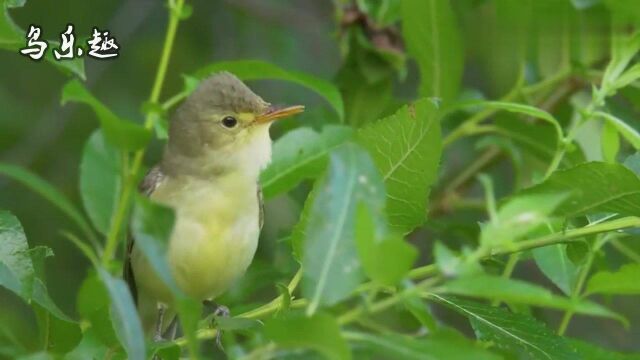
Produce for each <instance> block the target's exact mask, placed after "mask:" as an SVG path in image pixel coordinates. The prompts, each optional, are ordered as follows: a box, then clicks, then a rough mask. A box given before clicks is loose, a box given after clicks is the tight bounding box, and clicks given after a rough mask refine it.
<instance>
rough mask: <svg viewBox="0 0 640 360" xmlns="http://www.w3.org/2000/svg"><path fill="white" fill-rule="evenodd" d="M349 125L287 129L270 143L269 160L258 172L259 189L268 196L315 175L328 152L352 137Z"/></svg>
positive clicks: (288, 188) (270, 196)
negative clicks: (316, 128) (271, 144)
mask: <svg viewBox="0 0 640 360" xmlns="http://www.w3.org/2000/svg"><path fill="white" fill-rule="evenodd" d="M351 133H352V132H351V129H350V128H348V127H344V126H326V127H324V128H323V129H322V132H320V133H317V132H315V131H314V130H312V129H310V128H299V129H295V130H292V131H289V132H288V133H286V134H285V135H284V136H282V137H281V138H280V139H278V140H277V141H276V142H275V143H274V144H273V156H272V158H271V163H270V164H269V166H268V167H267V168H266V169H265V170H264V171H263V172H262V174H261V175H260V183H261V184H262V192H263V194H264V196H265V198H267V199H269V198H272V197H274V196H275V195H278V194H281V193H284V192H287V191H289V190H291V189H292V188H294V187H295V186H296V185H298V184H299V183H300V182H301V181H302V180H304V179H314V178H317V177H318V176H320V175H321V174H322V172H323V171H324V169H325V168H326V166H327V160H328V158H329V156H328V154H329V152H330V151H331V150H332V149H334V148H335V147H337V146H338V145H340V144H343V143H344V142H345V141H346V140H347V139H349V138H350V137H351Z"/></svg>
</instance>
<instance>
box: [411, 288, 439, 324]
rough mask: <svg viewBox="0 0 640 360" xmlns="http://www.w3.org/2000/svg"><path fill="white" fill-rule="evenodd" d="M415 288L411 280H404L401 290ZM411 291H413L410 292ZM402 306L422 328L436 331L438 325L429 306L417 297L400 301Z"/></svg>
mask: <svg viewBox="0 0 640 360" xmlns="http://www.w3.org/2000/svg"><path fill="white" fill-rule="evenodd" d="M412 288H415V284H414V283H413V282H412V281H411V280H405V281H404V282H403V284H402V289H403V290H405V291H406V290H409V289H412ZM411 291H413V290H411ZM402 304H403V305H404V306H405V307H406V308H407V310H409V312H410V313H411V315H413V317H414V318H416V319H417V320H418V322H420V324H421V325H422V326H424V327H425V328H426V329H428V330H429V331H431V332H434V331H436V330H437V329H438V324H437V323H436V320H435V318H434V316H433V315H432V313H431V310H430V309H429V306H428V305H427V304H426V303H425V301H424V300H423V299H422V298H420V297H419V296H417V295H415V294H413V295H412V296H408V297H406V298H404V299H403V300H402Z"/></svg>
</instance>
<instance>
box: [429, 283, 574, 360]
mask: <svg viewBox="0 0 640 360" xmlns="http://www.w3.org/2000/svg"><path fill="white" fill-rule="evenodd" d="M434 299H435V300H436V301H438V302H440V303H442V304H444V305H446V306H448V307H450V308H451V309H453V310H454V311H456V312H458V313H460V314H461V315H464V316H466V317H467V318H468V319H469V321H470V322H471V325H472V326H473V330H474V331H475V334H476V337H477V338H478V340H481V341H485V342H491V343H492V344H493V346H495V347H497V348H500V349H505V350H508V351H515V352H519V353H522V354H526V355H528V356H529V357H530V358H533V359H547V360H555V359H566V360H573V359H575V360H578V359H580V357H579V356H578V354H577V353H575V351H574V350H573V349H572V348H571V346H570V344H569V343H568V342H567V341H566V340H565V339H564V338H562V337H561V336H558V335H556V334H555V333H554V332H553V331H552V330H550V329H548V328H547V327H546V326H545V325H544V324H542V323H540V322H539V321H538V320H536V319H535V318H533V317H531V316H529V315H525V314H514V313H510V312H508V311H507V310H505V309H503V308H498V307H492V306H489V305H484V304H481V303H477V302H472V301H467V300H462V299H456V298H448V297H447V298H445V297H441V296H438V295H434Z"/></svg>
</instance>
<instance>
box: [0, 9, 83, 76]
mask: <svg viewBox="0 0 640 360" xmlns="http://www.w3.org/2000/svg"><path fill="white" fill-rule="evenodd" d="M25 2H26V0H5V1H3V2H0V49H6V50H9V51H11V52H14V53H16V55H19V54H17V53H18V50H20V49H21V48H24V47H25V46H26V45H27V33H28V29H27V30H23V29H21V28H20V27H19V26H18V25H16V24H15V22H14V21H13V20H12V19H11V16H9V11H8V10H9V9H10V8H16V7H22V6H24V4H25ZM40 39H41V40H44V36H42V35H41V37H40ZM59 47H60V43H59V42H57V41H48V48H47V49H46V50H45V53H44V59H45V60H46V61H47V62H48V63H50V64H52V65H53V66H55V67H56V68H57V69H59V70H62V72H64V73H72V74H74V75H76V76H78V77H79V78H81V79H82V80H85V79H86V76H85V73H84V59H82V58H77V57H76V58H74V59H68V60H62V61H61V60H56V59H55V58H54V57H53V50H52V49H55V48H59ZM24 59H25V60H27V61H32V60H31V58H28V57H24Z"/></svg>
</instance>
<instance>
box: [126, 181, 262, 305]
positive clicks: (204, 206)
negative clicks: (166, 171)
mask: <svg viewBox="0 0 640 360" xmlns="http://www.w3.org/2000/svg"><path fill="white" fill-rule="evenodd" d="M151 197H152V199H154V200H156V201H158V202H161V203H163V204H166V205H168V206H171V207H172V208H174V209H175V211H176V223H175V226H174V230H173V233H172V236H171V239H170V243H169V250H168V259H167V260H168V263H169V266H170V267H171V270H172V271H173V275H174V278H175V279H176V282H177V283H178V286H179V287H180V288H181V289H182V290H183V291H184V292H186V293H187V294H188V295H190V296H193V297H195V298H198V299H209V298H213V297H216V296H218V295H220V294H221V293H223V292H224V291H226V290H227V289H228V288H229V287H230V286H231V285H232V284H233V282H234V281H235V280H237V279H238V278H239V277H240V276H242V275H243V274H244V272H245V271H246V269H247V267H248V266H249V264H250V263H251V260H252V259H253V256H254V254H255V251H256V247H257V244H258V235H259V231H260V229H259V208H258V206H259V204H258V198H257V185H256V183H255V182H254V181H251V180H250V179H247V177H246V176H240V175H235V174H231V175H227V176H224V177H222V178H216V179H215V180H202V179H198V178H192V177H182V178H178V179H174V178H170V179H167V180H165V181H164V182H163V183H162V184H161V185H160V186H159V187H158V188H157V189H156V191H155V192H154V193H153V194H152V196H151ZM138 262H139V263H141V264H137V266H136V264H135V256H134V272H135V274H136V281H137V283H138V286H139V287H144V290H145V291H146V292H147V293H149V294H150V295H151V296H153V297H155V298H156V299H158V300H160V301H164V302H167V301H169V299H170V296H169V294H168V290H167V289H166V287H165V286H164V285H163V284H162V282H161V281H160V280H159V279H158V278H157V277H156V276H155V275H154V274H153V272H152V271H151V269H150V268H149V266H148V264H142V263H144V261H138ZM136 268H137V269H136ZM139 277H142V279H139Z"/></svg>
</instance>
